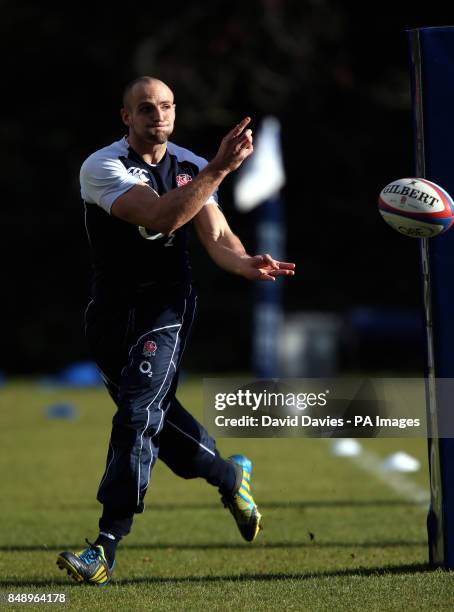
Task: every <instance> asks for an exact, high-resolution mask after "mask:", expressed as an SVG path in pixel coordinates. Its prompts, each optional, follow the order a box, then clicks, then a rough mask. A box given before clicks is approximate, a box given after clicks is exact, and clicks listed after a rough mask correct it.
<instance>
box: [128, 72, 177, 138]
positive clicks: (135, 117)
mask: <svg viewBox="0 0 454 612" xmlns="http://www.w3.org/2000/svg"><path fill="white" fill-rule="evenodd" d="M121 114H122V119H123V122H124V123H125V125H127V126H128V127H129V134H130V136H132V135H133V136H134V137H135V138H137V139H138V140H140V141H142V142H143V143H146V144H163V143H165V142H167V140H168V138H169V136H170V134H171V133H172V132H173V126H174V123H175V104H174V102H173V93H172V91H171V90H170V89H169V88H168V87H167V85H165V84H164V83H162V82H160V81H151V82H146V83H138V84H137V85H135V86H134V87H133V89H132V91H131V92H130V94H129V97H128V105H127V107H126V108H123V109H122V111H121Z"/></svg>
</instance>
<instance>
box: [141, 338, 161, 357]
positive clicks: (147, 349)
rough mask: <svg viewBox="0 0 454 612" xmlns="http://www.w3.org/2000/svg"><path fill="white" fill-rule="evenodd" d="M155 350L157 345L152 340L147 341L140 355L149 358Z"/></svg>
mask: <svg viewBox="0 0 454 612" xmlns="http://www.w3.org/2000/svg"><path fill="white" fill-rule="evenodd" d="M157 348H158V345H157V344H156V342H155V341H154V340H147V341H146V342H145V344H144V345H143V351H142V354H143V355H145V357H151V356H152V355H154V354H155V353H156V350H157Z"/></svg>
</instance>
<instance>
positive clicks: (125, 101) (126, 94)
mask: <svg viewBox="0 0 454 612" xmlns="http://www.w3.org/2000/svg"><path fill="white" fill-rule="evenodd" d="M150 81H160V82H161V83H164V81H161V79H158V78H157V77H152V76H147V75H145V76H140V77H137V78H136V79H134V80H132V81H130V82H129V83H128V84H127V85H126V86H125V88H124V90H123V107H124V108H128V104H129V96H130V94H131V91H132V90H133V88H134V87H135V86H136V85H138V84H139V83H149V82H150ZM164 85H166V83H164ZM167 87H168V86H167ZM169 89H170V87H169Z"/></svg>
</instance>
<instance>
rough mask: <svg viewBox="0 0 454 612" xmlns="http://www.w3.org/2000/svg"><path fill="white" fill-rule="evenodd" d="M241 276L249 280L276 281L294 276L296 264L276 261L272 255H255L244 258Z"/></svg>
mask: <svg viewBox="0 0 454 612" xmlns="http://www.w3.org/2000/svg"><path fill="white" fill-rule="evenodd" d="M240 274H241V276H244V278H247V279H249V280H260V281H275V280H276V278H277V277H278V276H294V274H295V264H294V263H289V262H287V261H276V260H275V259H273V258H272V257H271V255H268V254H266V255H255V257H249V256H246V257H244V258H243V263H242V267H241V270H240Z"/></svg>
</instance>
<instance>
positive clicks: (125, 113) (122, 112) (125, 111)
mask: <svg viewBox="0 0 454 612" xmlns="http://www.w3.org/2000/svg"><path fill="white" fill-rule="evenodd" d="M120 115H121V120H122V121H123V123H124V124H125V125H127V126H128V127H129V123H130V122H129V111H128V109H127V108H122V109H121V110H120Z"/></svg>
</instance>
